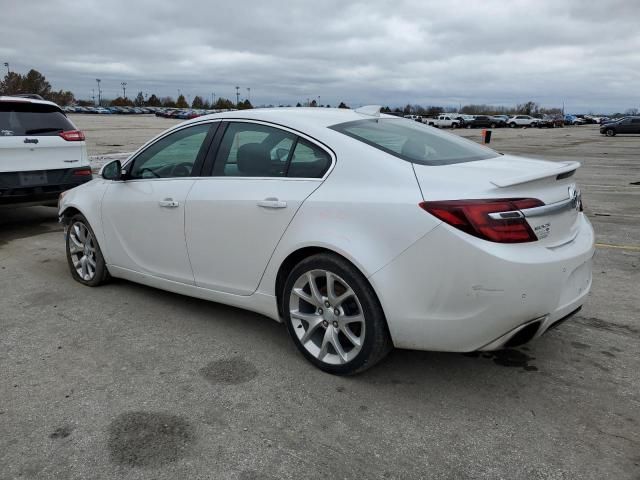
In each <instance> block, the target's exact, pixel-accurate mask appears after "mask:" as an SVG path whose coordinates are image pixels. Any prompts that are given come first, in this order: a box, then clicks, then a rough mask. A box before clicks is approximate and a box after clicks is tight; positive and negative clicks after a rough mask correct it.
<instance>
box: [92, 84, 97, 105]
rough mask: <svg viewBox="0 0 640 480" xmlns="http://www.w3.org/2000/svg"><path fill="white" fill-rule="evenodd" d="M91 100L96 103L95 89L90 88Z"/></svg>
mask: <svg viewBox="0 0 640 480" xmlns="http://www.w3.org/2000/svg"><path fill="white" fill-rule="evenodd" d="M91 101H93V104H94V105H95V104H96V89H95V88H92V89H91Z"/></svg>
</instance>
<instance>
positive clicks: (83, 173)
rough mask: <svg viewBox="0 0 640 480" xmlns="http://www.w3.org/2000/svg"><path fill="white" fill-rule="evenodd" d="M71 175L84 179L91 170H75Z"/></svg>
mask: <svg viewBox="0 0 640 480" xmlns="http://www.w3.org/2000/svg"><path fill="white" fill-rule="evenodd" d="M73 174H74V175H78V176H81V177H86V176H89V175H91V169H90V168H81V169H79V170H75V171H74V172H73Z"/></svg>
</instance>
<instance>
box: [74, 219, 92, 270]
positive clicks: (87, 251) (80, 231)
mask: <svg viewBox="0 0 640 480" xmlns="http://www.w3.org/2000/svg"><path fill="white" fill-rule="evenodd" d="M69 254H70V255H71V261H72V262H73V267H74V268H75V269H76V273H77V274H78V276H79V277H80V278H81V279H83V280H85V281H90V280H92V279H93V277H95V275H96V243H95V240H94V238H93V235H92V234H91V231H90V230H89V228H88V227H87V226H86V225H85V224H84V223H82V222H75V223H73V224H72V225H71V228H69Z"/></svg>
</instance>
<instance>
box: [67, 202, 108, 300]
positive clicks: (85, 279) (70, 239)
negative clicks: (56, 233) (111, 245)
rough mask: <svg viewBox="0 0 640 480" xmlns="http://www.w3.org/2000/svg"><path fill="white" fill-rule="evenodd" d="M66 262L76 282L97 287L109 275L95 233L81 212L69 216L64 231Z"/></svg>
mask: <svg viewBox="0 0 640 480" xmlns="http://www.w3.org/2000/svg"><path fill="white" fill-rule="evenodd" d="M66 233H67V234H66V251H67V263H68V265H69V270H70V271H71V276H72V277H73V279H74V280H75V281H77V282H80V283H82V284H83V285H87V286H89V287H97V286H98V285H101V284H103V283H105V282H106V281H107V280H108V279H109V278H110V277H109V272H108V270H107V266H106V264H105V261H104V257H103V256H102V251H101V250H100V245H98V240H97V239H96V235H95V233H93V229H92V228H91V225H89V222H88V221H87V219H86V218H85V217H84V215H82V214H79V213H78V214H76V215H74V216H73V217H71V221H70V222H69V227H68V228H67V232H66Z"/></svg>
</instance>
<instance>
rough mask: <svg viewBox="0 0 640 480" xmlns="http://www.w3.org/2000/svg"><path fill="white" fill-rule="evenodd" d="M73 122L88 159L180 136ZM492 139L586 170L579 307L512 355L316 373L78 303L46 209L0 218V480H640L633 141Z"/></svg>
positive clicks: (193, 319)
mask: <svg viewBox="0 0 640 480" xmlns="http://www.w3.org/2000/svg"><path fill="white" fill-rule="evenodd" d="M73 120H74V122H75V123H76V124H77V125H78V127H79V128H81V129H82V130H84V131H85V132H86V135H87V141H88V145H89V153H90V154H94V155H102V154H106V153H114V152H130V151H132V150H134V149H135V148H136V147H137V146H139V145H140V144H142V143H143V142H144V141H146V140H147V139H149V138H150V137H151V136H153V135H154V134H156V133H159V132H160V131H162V130H163V129H164V128H167V127H168V126H170V125H172V124H174V123H176V122H175V121H171V120H166V119H159V118H154V117H149V116H132V117H122V116H117V117H116V116H114V117H106V116H105V117H102V116H90V115H86V116H82V115H77V116H74V117H73ZM457 133H458V134H460V135H463V136H469V137H472V138H474V139H476V140H479V138H480V131H479V130H471V131H467V130H463V131H458V132H457ZM493 136H494V138H493V141H492V146H493V147H494V148H495V149H496V150H498V151H502V152H508V153H516V154H526V155H530V156H535V157H540V158H547V159H560V160H564V159H576V160H579V161H581V162H583V168H581V169H580V170H579V172H578V174H577V180H578V182H579V184H580V186H581V187H582V191H583V195H584V200H585V202H586V211H587V214H588V215H589V217H590V219H591V221H592V222H593V224H594V228H595V229H596V233H597V242H598V248H597V252H596V257H595V267H594V283H593V290H592V293H591V295H590V298H589V300H588V303H587V304H586V305H585V307H584V308H583V310H582V312H580V314H579V316H577V317H575V318H574V319H572V320H571V321H569V322H566V323H565V324H563V325H562V326H560V327H559V328H558V329H556V330H554V331H552V332H551V333H549V334H547V335H545V336H544V337H542V338H541V339H539V340H538V341H536V342H535V343H532V344H530V345H528V346H525V347H521V348H518V349H516V350H511V351H506V352H501V353H497V354H491V355H489V354H484V355H460V354H446V353H429V352H414V351H395V352H393V353H392V354H391V355H390V356H389V357H388V358H387V359H386V360H385V361H384V362H383V363H381V364H380V365H378V366H377V367H375V368H374V369H372V370H370V371H368V372H365V373H364V374H362V375H360V376H356V377H349V378H340V377H334V376H330V375H327V374H324V373H322V372H320V371H318V370H316V369H314V368H313V367H312V366H311V365H309V364H308V363H307V362H306V361H305V360H304V359H303V358H302V356H301V355H299V354H298V353H297V351H296V349H295V347H294V346H293V343H292V342H291V341H290V340H289V339H288V337H287V334H286V331H285V328H284V327H283V326H281V325H279V324H277V323H275V322H273V321H270V320H268V319H266V318H263V317H260V316H259V315H256V314H253V313H249V312H245V311H242V310H238V309H234V308H231V307H226V306H223V305H218V304H215V303H207V302H204V301H200V300H196V299H191V298H187V297H182V296H179V295H174V294H170V293H166V292H162V291H158V290H153V289H151V288H147V287H143V286H139V285H135V284H131V283H128V282H124V281H114V282H113V283H111V284H109V285H107V286H104V287H100V288H95V289H90V288H87V287H83V286H81V285H80V284H78V283H76V282H74V281H73V280H72V279H71V276H70V274H69V272H68V270H67V265H66V260H65V256H64V248H63V238H62V229H61V227H60V226H59V225H58V224H57V223H56V212H55V209H52V208H44V207H36V208H27V209H16V210H0V292H2V296H1V299H0V367H1V368H0V478H2V479H13V478H38V479H45V478H55V479H67V478H69V479H72V478H73V479H86V478H96V479H97V478H100V479H104V478H118V479H121V478H125V479H139V478H154V479H178V478H194V479H195V478H198V479H200V478H202V479H204V478H216V479H227V478H229V479H245V480H246V479H258V478H260V479H262V478H273V479H275V478H291V479H299V478H341V479H342V478H346V479H351V478H367V479H368V478H397V479H408V478H446V479H449V478H451V479H460V478H491V479H493V478H496V479H497V478H505V479H516V478H517V479H520V478H522V479H576V478H584V479H602V478H612V479H638V478H640V356H639V355H638V353H639V352H640V320H639V318H638V312H639V311H640V287H639V285H640V273H639V272H640V213H639V209H638V207H639V206H640V185H633V183H635V182H640V163H639V162H640V158H639V155H638V152H639V151H640V136H626V137H623V136H619V137H614V138H605V137H602V136H600V135H599V133H598V132H597V127H593V126H583V127H572V128H565V129H555V130H546V129H544V130H538V129H525V130H521V129H517V130H509V129H501V130H495V131H494V132H493Z"/></svg>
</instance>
